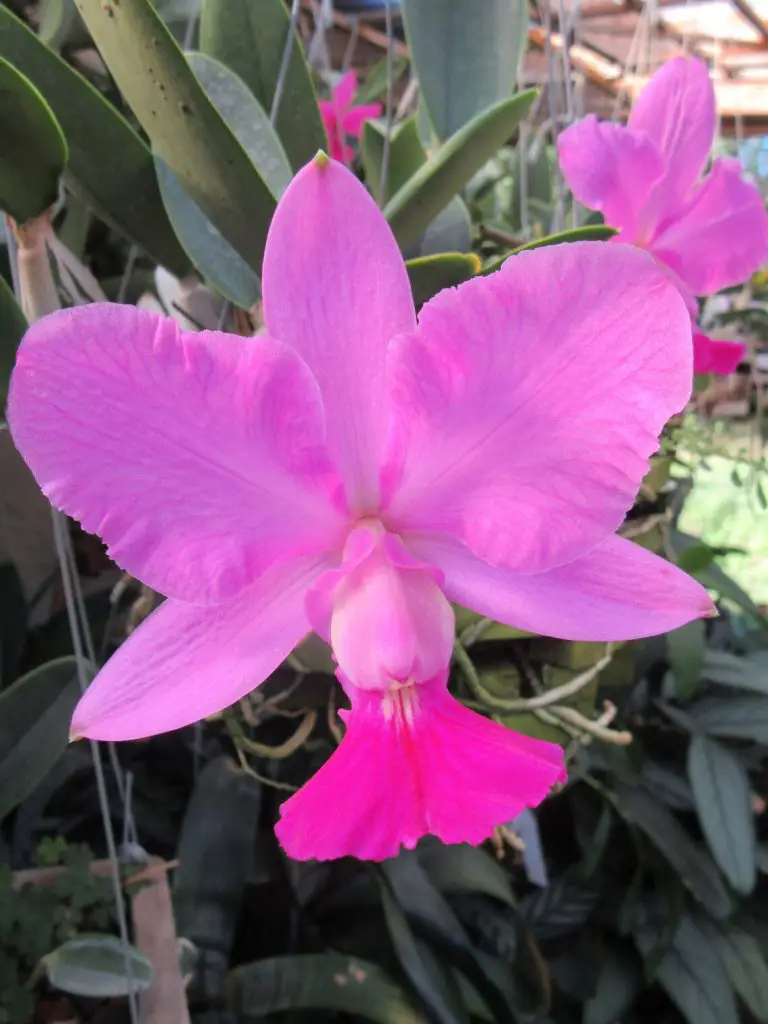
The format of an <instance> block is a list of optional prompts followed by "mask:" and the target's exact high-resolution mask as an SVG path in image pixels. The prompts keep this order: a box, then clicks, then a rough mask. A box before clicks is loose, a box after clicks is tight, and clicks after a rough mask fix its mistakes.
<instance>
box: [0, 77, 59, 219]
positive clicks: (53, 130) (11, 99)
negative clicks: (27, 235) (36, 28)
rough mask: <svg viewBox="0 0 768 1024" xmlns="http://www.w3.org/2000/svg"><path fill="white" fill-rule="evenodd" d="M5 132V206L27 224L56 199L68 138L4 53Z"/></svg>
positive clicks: (1, 194) (1, 171)
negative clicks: (5, 57) (5, 58)
mask: <svg viewBox="0 0 768 1024" xmlns="http://www.w3.org/2000/svg"><path fill="white" fill-rule="evenodd" d="M0 138H2V145H0V208H2V209H3V210H5V212H6V213H9V214H10V215H11V216H12V217H13V218H14V220H16V221H17V222H18V223H19V224H23V223H24V222H25V221H28V220H32V218H33V217H38V216H39V215H40V214H41V213H44V212H45V211H46V210H47V209H49V208H50V207H51V206H52V205H53V204H54V202H55V201H56V197H57V195H58V189H59V180H60V178H61V176H62V174H63V173H64V168H65V167H66V164H67V142H66V139H65V138H64V133H63V132H62V130H61V127H60V125H59V123H58V121H57V120H56V117H55V115H54V113H53V111H52V110H51V108H50V107H49V106H48V104H47V103H46V101H45V99H44V97H43V96H42V95H41V93H40V92H39V91H38V89H37V88H36V87H35V86H34V85H33V83H32V82H31V81H30V80H29V79H28V78H27V77H26V76H25V75H23V74H22V73H21V72H20V71H19V70H18V69H17V68H15V67H14V66H13V65H12V64H9V63H8V62H7V61H6V60H3V59H2V58H0Z"/></svg>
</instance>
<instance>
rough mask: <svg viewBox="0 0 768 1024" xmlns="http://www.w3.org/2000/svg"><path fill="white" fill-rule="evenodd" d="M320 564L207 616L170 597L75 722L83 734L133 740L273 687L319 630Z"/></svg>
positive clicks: (272, 574)
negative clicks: (310, 593)
mask: <svg viewBox="0 0 768 1024" xmlns="http://www.w3.org/2000/svg"><path fill="white" fill-rule="evenodd" d="M324 568H325V566H324V565H323V564H321V563H320V561H319V560H318V559H317V558H314V557H312V558H305V559H302V560H300V561H299V562H296V563H293V564H291V565H283V566H276V567H275V568H274V569H271V570H269V572H267V573H265V574H264V576H262V577H261V579H260V580H258V581H257V582H256V583H255V584H254V585H253V586H251V587H249V588H248V589H247V590H245V591H243V593H241V594H239V595H238V596H237V597H236V598H235V599H234V601H229V602H227V603H226V604H222V605H216V606H215V607H213V608H197V607H195V606H193V605H190V604H186V603H185V602H182V601H175V600H173V599H172V598H169V600H167V601H166V602H165V603H164V604H162V605H161V606H160V607H159V608H158V609H157V611H155V612H153V613H152V615H150V617H149V618H148V619H147V620H146V622H144V623H142V625H141V626H139V628H138V629H137V630H136V632H135V633H133V634H132V635H131V636H130V637H129V638H128V640H126V641H125V643H124V644H123V645H122V646H121V647H119V648H118V650H117V652H116V653H115V654H113V655H112V657H111V658H110V659H109V661H108V662H107V663H106V665H105V666H104V668H103V669H102V670H101V672H99V674H98V675H97V676H96V678H95V679H94V681H93V682H92V683H91V685H90V686H89V687H88V689H87V691H86V693H85V696H84V697H83V698H82V700H81V701H80V703H79V704H78V706H77V708H76V709H75V713H74V716H73V719H72V734H73V736H78V737H80V736H87V737H89V738H91V739H96V740H132V739H139V738H141V737H143V736H154V735H156V734H157V733H161V732H169V731H170V730H172V729H180V728H181V727H182V726H184V725H190V724H191V723H192V722H197V721H199V720H200V719H201V718H206V717H208V716H209V715H212V714H215V713H216V712H217V711H221V710H222V709H223V708H226V707H229V706H230V704H234V703H235V701H237V700H239V699H240V698H241V697H244V696H245V695H246V694H247V693H250V691H251V690H253V689H254V688H255V687H256V686H258V685H259V684H260V683H262V682H263V681H264V679H266V677H267V676H268V675H270V673H272V672H273V671H274V670H275V669H276V668H277V667H278V665H280V663H281V662H282V661H283V660H284V659H285V658H286V657H287V655H288V654H290V652H291V651H292V650H293V648H294V647H295V646H296V644H297V643H298V642H299V641H300V640H301V639H302V638H303V637H304V636H305V635H306V633H308V632H309V629H310V627H309V623H308V622H307V618H306V615H305V613H304V598H305V594H306V592H307V589H308V588H309V587H310V586H311V585H312V584H313V583H314V582H315V580H316V579H317V577H318V575H319V574H320V573H321V572H322V571H323V570H324Z"/></svg>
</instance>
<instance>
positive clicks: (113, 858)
mask: <svg viewBox="0 0 768 1024" xmlns="http://www.w3.org/2000/svg"><path fill="white" fill-rule="evenodd" d="M51 516H52V519H53V539H54V543H55V545H56V553H57V555H58V557H59V564H60V566H61V579H62V583H63V586H64V599H65V603H66V606H67V620H68V622H69V632H70V635H71V637H72V646H73V648H74V652H75V660H76V663H77V681H78V683H79V685H80V690H81V692H82V693H85V691H86V690H87V689H88V683H89V682H90V680H89V679H88V675H87V672H86V664H87V662H86V657H85V651H84V644H83V639H82V637H81V635H80V623H79V622H78V617H77V599H76V597H75V590H76V586H75V584H74V580H73V574H72V571H71V567H72V564H73V562H74V551H73V550H72V539H71V537H70V535H69V528H68V525H67V519H66V517H65V516H64V515H62V514H61V513H60V512H57V511H56V510H55V509H52V510H51ZM75 578H77V577H76V576H75ZM88 742H89V744H90V748H91V757H92V759H93V770H94V774H95V776H96V790H97V792H98V796H99V810H100V811H101V820H102V826H103V828H104V839H105V841H106V846H107V857H108V859H109V866H110V877H111V880H112V890H113V894H114V899H115V911H116V914H117V929H118V933H119V935H120V942H121V943H122V945H123V954H124V956H123V964H124V967H125V974H126V978H127V979H128V986H127V987H128V1008H129V1011H130V1017H131V1024H140V1016H139V1004H138V996H137V993H136V986H135V985H134V984H133V981H134V977H133V965H132V963H131V960H130V956H129V952H128V950H129V945H130V939H129V934H128V914H127V912H126V906H125V896H124V893H123V885H122V879H121V877H120V861H119V858H118V853H117V847H116V845H115V833H114V830H113V828H112V817H111V813H110V807H109V794H108V792H107V782H106V777H105V775H104V762H103V761H102V758H101V749H100V747H99V744H98V743H97V742H96V741H95V740H89V741H88Z"/></svg>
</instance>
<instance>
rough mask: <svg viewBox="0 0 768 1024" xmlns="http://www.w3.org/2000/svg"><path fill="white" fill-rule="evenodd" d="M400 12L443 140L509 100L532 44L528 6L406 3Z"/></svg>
mask: <svg viewBox="0 0 768 1024" xmlns="http://www.w3.org/2000/svg"><path fill="white" fill-rule="evenodd" d="M402 7H403V15H404V17H405V28H406V36H407V39H408V44H409V46H410V50H411V57H412V60H413V62H414V64H415V66H416V73H417V75H418V78H419V86H420V88H421V91H422V94H423V96H424V99H425V101H426V105H427V109H428V111H429V115H430V119H431V121H432V125H433V127H434V129H435V131H436V132H437V135H438V137H439V138H441V139H447V138H448V137H449V136H451V135H453V134H454V133H455V132H457V131H458V130H459V129H460V128H463V127H464V125H466V124H467V123H468V122H469V121H471V120H472V119H473V118H475V117H477V116H478V115H479V114H482V113H484V111H485V110H487V108H488V107H491V106H493V105H494V104H496V103H499V102H500V101H502V100H505V99H507V98H508V97H509V96H510V95H511V93H512V92H513V91H514V89H515V86H516V84H517V69H518V64H519V63H520V58H521V57H522V55H523V52H524V51H525V47H526V44H527V42H528V4H527V3H526V2H525V0H482V3H472V2H468V0H403V2H402Z"/></svg>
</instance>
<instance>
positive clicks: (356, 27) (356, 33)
mask: <svg viewBox="0 0 768 1024" xmlns="http://www.w3.org/2000/svg"><path fill="white" fill-rule="evenodd" d="M349 20H350V21H351V22H352V31H351V32H350V33H349V39H348V40H347V45H346V46H345V47H344V56H343V57H342V58H341V73H342V74H346V72H347V71H349V69H350V68H351V67H352V62H353V60H354V59H355V50H356V49H357V41H358V39H359V38H360V19H359V18H358V17H357V15H356V14H353V15H351V16H350V19H349Z"/></svg>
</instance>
